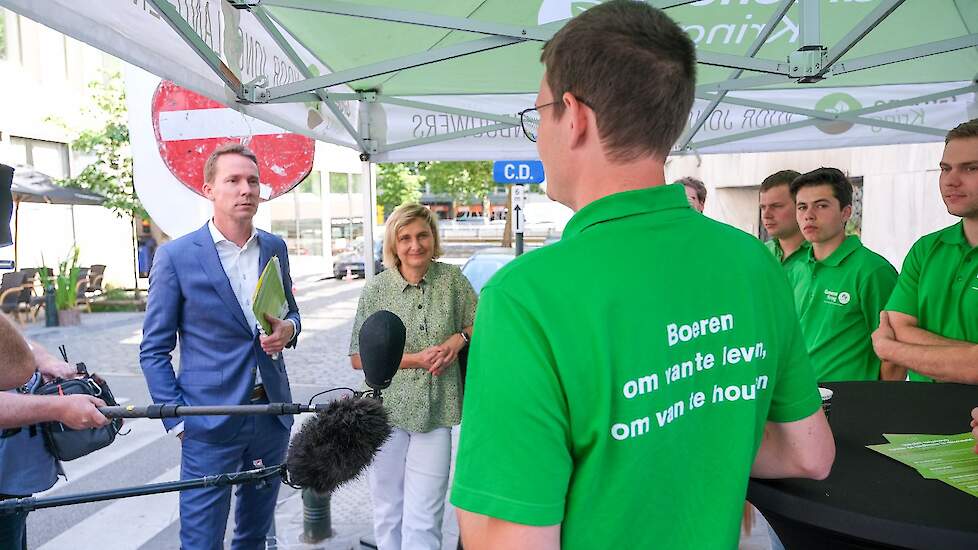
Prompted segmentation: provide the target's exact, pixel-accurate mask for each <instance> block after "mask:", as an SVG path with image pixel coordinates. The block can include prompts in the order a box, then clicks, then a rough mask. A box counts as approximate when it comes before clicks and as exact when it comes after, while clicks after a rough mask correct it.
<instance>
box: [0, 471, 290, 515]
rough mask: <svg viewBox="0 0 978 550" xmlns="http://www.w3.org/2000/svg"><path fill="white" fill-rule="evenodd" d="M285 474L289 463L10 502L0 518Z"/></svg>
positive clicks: (1, 507) (0, 507)
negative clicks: (137, 485) (136, 485)
mask: <svg viewBox="0 0 978 550" xmlns="http://www.w3.org/2000/svg"><path fill="white" fill-rule="evenodd" d="M285 472H286V468H285V464H279V465H277V466H268V467H266V468H258V469H254V470H245V471H242V472H231V473H225V474H215V475H211V476H206V477H201V478H197V479H185V480H182V481H167V482H163V483H153V484H150V485H142V486H139V487H123V488H119V489H109V490H106V491H91V492H88V493H77V494H74V495H64V496H57V497H41V498H35V497H26V498H16V499H8V500H5V501H2V502H0V516H2V515H4V514H16V513H18V512H33V511H35V510H40V509H43V508H54V507H55V506H68V505H71V504H85V503H88V502H101V501H103V500H114V499H119V498H129V497H140V496H146V495H158V494H160V493H173V492H176V491H186V490H188V489H201V488H204V487H224V486H227V485H240V484H242V483H249V482H252V481H263V480H266V479H269V478H275V477H280V478H283V479H284V477H285Z"/></svg>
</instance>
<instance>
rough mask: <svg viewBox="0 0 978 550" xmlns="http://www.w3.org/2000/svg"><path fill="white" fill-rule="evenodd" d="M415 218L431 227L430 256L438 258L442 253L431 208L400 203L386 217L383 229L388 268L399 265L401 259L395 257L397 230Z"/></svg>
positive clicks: (436, 223)
mask: <svg viewBox="0 0 978 550" xmlns="http://www.w3.org/2000/svg"><path fill="white" fill-rule="evenodd" d="M415 220H421V221H423V222H425V223H426V224H428V228H429V229H431V238H432V239H434V242H435V250H434V254H433V255H432V258H439V257H441V255H442V254H443V252H442V250H441V237H440V236H439V235H438V221H437V219H436V218H435V215H434V214H432V213H431V210H428V208H427V207H426V206H422V205H420V204H417V203H414V204H402V205H401V206H398V207H397V208H395V209H394V212H393V213H391V216H390V217H389V218H387V227H386V228H385V229H384V265H385V266H387V268H388V269H394V268H396V267H401V259H400V258H398V257H397V232H398V231H400V230H401V228H402V227H404V226H405V225H408V224H409V223H412V222H414V221H415Z"/></svg>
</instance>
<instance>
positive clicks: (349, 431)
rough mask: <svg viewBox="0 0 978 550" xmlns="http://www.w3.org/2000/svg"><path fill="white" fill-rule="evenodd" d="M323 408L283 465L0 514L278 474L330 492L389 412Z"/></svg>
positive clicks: (381, 436)
mask: <svg viewBox="0 0 978 550" xmlns="http://www.w3.org/2000/svg"><path fill="white" fill-rule="evenodd" d="M280 405H281V403H280ZM285 405H293V404H291V403H285ZM318 407H321V408H320V409H319V412H318V413H317V414H316V416H315V417H313V418H310V419H309V420H307V421H306V422H304V423H303V424H302V426H301V427H300V428H299V430H298V432H297V433H296V434H295V435H294V436H293V437H292V440H291V441H290V442H289V450H288V453H287V455H286V461H285V463H284V464H279V465H277V466H269V467H266V468H259V469H255V470H245V471H241V472H232V473H225V474H216V475H212V476H207V477H202V478H198V479H186V480H181V481H170V482H164V483H155V484H152V485H145V486H137V487H124V488H118V489H109V490H105V491H92V492H88V493H79V494H75V495H63V496H52V497H41V498H34V497H27V498H17V499H8V500H4V501H0V516H2V515H4V514H12V513H18V512H31V511H34V510H39V509H42V508H53V507H55V506H68V505H72V504H83V503H87V502H99V501H103V500H113V499H119V498H128V497H136V496H145V495H155V494H160V493H172V492H176V491H186V490H189V489H197V488H201V487H219V486H227V485H239V484H242V483H249V482H256V481H263V480H268V479H274V478H278V479H280V480H281V481H282V482H283V483H285V484H287V485H289V486H292V487H295V488H298V489H301V488H310V489H314V490H316V491H318V492H320V493H330V492H332V491H333V490H335V489H336V488H337V487H339V486H340V485H342V484H343V483H346V482H347V481H349V480H351V479H353V478H355V477H357V476H358V475H360V473H361V472H362V471H363V470H364V469H365V468H366V467H367V466H368V465H369V464H370V462H371V461H372V460H373V457H374V455H375V454H376V453H377V450H378V449H380V446H381V445H383V443H384V441H386V440H387V437H388V436H389V435H390V432H391V427H390V424H389V423H388V420H387V412H386V411H385V410H384V407H383V406H382V405H381V403H380V401H379V400H377V399H373V398H364V397H353V398H343V399H336V400H334V401H332V402H331V403H329V404H327V405H325V406H322V405H319V406H318Z"/></svg>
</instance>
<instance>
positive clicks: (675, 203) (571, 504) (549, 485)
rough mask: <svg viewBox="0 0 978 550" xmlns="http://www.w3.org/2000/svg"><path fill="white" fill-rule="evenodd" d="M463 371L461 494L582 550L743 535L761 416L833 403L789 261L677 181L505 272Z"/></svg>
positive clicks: (484, 510) (804, 412)
mask: <svg viewBox="0 0 978 550" xmlns="http://www.w3.org/2000/svg"><path fill="white" fill-rule="evenodd" d="M622 258H627V259H628V265H627V268H625V269H608V267H609V266H620V265H621V261H622ZM467 376H468V377H467V379H466V386H465V387H466V395H465V408H464V411H463V415H462V416H463V417H462V425H463V427H462V430H461V441H460V443H459V450H458V458H457V464H456V469H455V482H454V487H453V490H452V499H451V500H452V503H453V504H454V505H455V506H457V507H458V508H461V509H464V510H468V511H471V512H475V513H480V514H485V515H489V516H493V517H497V518H502V519H505V520H508V521H511V522H516V523H521V524H526V525H539V526H545V525H556V524H558V523H562V527H561V536H562V547H563V548H565V549H569V550H573V549H593V548H669V549H683V548H690V549H694V548H695V549H702V548H735V547H736V545H737V540H738V536H739V535H738V534H739V530H740V518H741V515H742V512H743V506H744V495H745V493H746V490H747V480H748V476H749V472H750V468H751V465H752V463H753V461H754V456H755V455H756V453H757V449H758V447H759V445H760V441H761V435H762V434H763V432H764V425H765V422H766V421H768V420H773V421H777V422H790V421H796V420H799V419H802V418H806V417H808V416H810V415H811V414H813V413H814V412H815V411H817V409H818V408H819V406H820V404H821V401H820V399H819V396H818V390H817V387H816V385H815V377H814V374H813V372H812V370H811V367H810V365H809V362H808V358H807V355H806V353H805V349H804V344H803V342H802V340H801V333H800V331H799V328H798V322H797V319H796V317H795V314H794V310H793V308H792V306H791V291H790V289H789V288H788V284H787V281H786V279H785V277H784V275H783V274H782V273H781V268H780V267H779V266H778V265H777V263H776V262H775V261H774V258H772V257H771V255H770V254H769V253H768V252H767V251H766V250H765V249H764V246H763V244H762V243H760V242H759V241H757V240H756V239H753V238H751V237H750V236H748V235H746V234H745V233H743V232H741V231H739V230H737V229H735V228H733V227H730V226H728V225H725V224H722V223H718V222H716V221H713V220H711V219H709V218H707V217H705V216H702V215H700V214H698V213H696V212H694V211H693V210H692V209H691V208H690V207H689V204H688V203H687V201H686V197H685V195H684V193H683V188H682V187H681V186H678V185H669V186H660V187H653V188H650V189H643V190H637V191H629V192H623V193H618V194H614V195H611V196H608V197H605V198H602V199H600V200H597V201H595V202H593V203H591V204H589V205H587V206H586V207H584V208H582V209H581V210H580V211H579V212H577V214H575V215H574V217H573V218H572V219H571V220H570V222H569V223H568V224H567V227H566V228H565V230H564V233H563V236H562V238H561V240H560V242H558V243H555V244H552V245H550V246H546V247H544V248H542V249H539V250H535V251H532V252H530V253H528V254H525V255H523V256H521V257H519V258H517V259H515V260H514V261H513V262H511V263H509V264H508V265H506V266H505V267H504V268H502V269H501V270H500V271H499V272H498V273H497V274H496V275H495V276H494V277H493V278H492V280H490V281H489V283H488V284H487V285H486V286H485V287H484V288H483V290H482V294H481V295H480V300H479V310H478V312H477V315H476V322H475V336H474V338H473V347H472V350H471V352H470V356H469V371H468V375H467Z"/></svg>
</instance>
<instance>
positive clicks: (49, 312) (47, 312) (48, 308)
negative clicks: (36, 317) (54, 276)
mask: <svg viewBox="0 0 978 550" xmlns="http://www.w3.org/2000/svg"><path fill="white" fill-rule="evenodd" d="M54 293H55V290H54V285H48V286H47V288H45V289H44V326H46V327H56V326H58V304H57V302H56V301H55V298H54Z"/></svg>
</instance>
